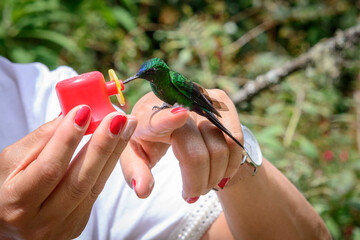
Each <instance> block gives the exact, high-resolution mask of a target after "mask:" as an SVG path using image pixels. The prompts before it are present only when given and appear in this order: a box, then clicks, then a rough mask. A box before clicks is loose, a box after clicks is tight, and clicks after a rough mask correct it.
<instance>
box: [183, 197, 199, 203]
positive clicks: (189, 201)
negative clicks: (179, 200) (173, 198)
mask: <svg viewBox="0 0 360 240" xmlns="http://www.w3.org/2000/svg"><path fill="white" fill-rule="evenodd" d="M199 198H200V197H199V196H198V197H189V198H187V199H186V200H185V201H186V202H187V203H194V202H196V201H197V200H199Z"/></svg>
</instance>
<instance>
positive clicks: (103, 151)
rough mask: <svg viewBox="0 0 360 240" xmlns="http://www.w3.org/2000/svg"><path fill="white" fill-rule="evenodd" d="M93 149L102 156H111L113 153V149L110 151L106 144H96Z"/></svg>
mask: <svg viewBox="0 0 360 240" xmlns="http://www.w3.org/2000/svg"><path fill="white" fill-rule="evenodd" d="M92 147H93V149H94V150H95V151H96V152H98V153H99V154H100V155H101V156H110V155H111V154H112V153H113V149H110V148H109V147H108V146H107V145H105V143H103V144H100V143H96V144H94V146H92Z"/></svg>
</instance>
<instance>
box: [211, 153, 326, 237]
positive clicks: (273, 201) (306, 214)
mask: <svg viewBox="0 0 360 240" xmlns="http://www.w3.org/2000/svg"><path fill="white" fill-rule="evenodd" d="M251 175H252V169H251V168H249V167H248V166H245V165H244V166H242V167H241V168H240V170H239V172H238V174H237V175H236V176H235V177H234V178H232V180H231V181H230V182H229V184H228V186H226V187H225V188H224V189H223V190H221V191H218V196H219V199H220V201H221V204H222V206H223V209H224V213H225V216H226V219H227V222H228V224H229V227H230V229H231V231H232V233H233V235H234V236H235V239H330V235H329V233H328V231H327V229H326V227H325V224H324V223H323V221H322V219H321V218H320V216H319V215H318V214H317V213H316V212H315V210H314V209H313V208H312V207H311V205H310V204H309V203H308V202H307V201H306V199H305V198H304V197H303V196H302V194H301V193H300V192H299V191H298V190H297V189H296V188H295V186H294V185H293V184H291V183H290V181H289V180H288V179H287V178H286V177H285V176H284V175H282V174H281V173H280V172H279V171H278V170H277V169H276V168H275V167H274V166H273V165H271V163H270V162H268V161H267V160H265V159H264V163H263V166H262V167H260V168H259V169H258V172H257V174H256V175H255V176H251Z"/></svg>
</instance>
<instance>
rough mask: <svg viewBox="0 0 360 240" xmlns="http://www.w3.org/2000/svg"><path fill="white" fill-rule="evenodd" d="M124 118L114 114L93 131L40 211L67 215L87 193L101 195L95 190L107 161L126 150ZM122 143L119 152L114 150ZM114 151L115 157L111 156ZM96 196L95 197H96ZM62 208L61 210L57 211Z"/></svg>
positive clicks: (99, 190)
mask: <svg viewBox="0 0 360 240" xmlns="http://www.w3.org/2000/svg"><path fill="white" fill-rule="evenodd" d="M126 121H127V117H126V116H125V115H122V114H120V113H117V112H114V113H111V114H109V115H107V116H106V117H105V118H104V119H103V120H102V122H101V123H100V125H99V126H98V128H97V129H96V130H95V132H94V134H93V135H92V137H91V139H90V141H89V142H88V143H87V144H86V146H85V147H83V148H82V149H81V151H80V152H79V153H78V154H77V155H76V157H75V158H74V159H73V160H72V162H71V164H70V166H69V167H68V170H67V172H66V175H65V176H64V178H63V179H62V181H61V182H60V183H59V185H58V186H57V188H56V189H55V190H54V192H52V194H51V195H50V197H49V198H48V199H47V200H46V201H45V202H44V203H43V204H42V209H43V210H42V211H44V212H46V213H47V214H51V213H53V214H54V215H57V214H60V215H61V216H67V215H68V214H70V213H71V212H72V211H73V210H74V209H75V208H76V207H77V206H78V205H79V204H80V203H81V202H82V201H83V200H84V199H85V198H86V196H87V195H88V194H89V193H90V191H94V190H96V191H94V192H93V195H94V196H95V195H96V197H97V195H98V194H99V193H100V192H101V189H94V188H93V187H94V185H95V184H96V182H97V180H98V178H99V176H100V173H101V172H102V170H103V168H104V166H105V165H106V163H107V162H108V161H111V160H112V161H114V158H116V157H117V155H120V153H121V151H122V150H123V148H124V147H125V145H126V143H125V142H124V141H122V140H121V138H120V135H121V131H122V130H123V127H124V126H125V124H126ZM119 142H121V144H120V146H119V148H118V149H115V147H116V146H117V145H118V143H119ZM114 152H115V154H114ZM96 197H95V198H96ZM57 209H61V211H60V212H59V211H57Z"/></svg>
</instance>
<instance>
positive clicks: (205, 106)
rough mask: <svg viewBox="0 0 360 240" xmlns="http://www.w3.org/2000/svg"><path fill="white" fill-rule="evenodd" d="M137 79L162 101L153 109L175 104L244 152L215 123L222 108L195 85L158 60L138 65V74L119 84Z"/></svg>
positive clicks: (224, 108)
mask: <svg viewBox="0 0 360 240" xmlns="http://www.w3.org/2000/svg"><path fill="white" fill-rule="evenodd" d="M138 78H142V79H145V80H147V81H149V82H150V86H151V89H152V91H153V92H154V94H155V95H156V96H157V97H158V98H159V99H161V100H162V101H164V105H163V106H161V107H158V106H155V107H154V108H153V109H164V108H168V107H171V106H174V105H175V104H178V105H180V106H184V107H186V108H187V109H189V110H190V111H193V112H196V113H197V114H199V115H201V116H204V117H206V118H207V119H208V120H209V121H210V122H211V123H213V124H214V125H215V126H216V127H218V128H219V129H220V130H221V131H223V132H224V133H225V134H226V135H228V136H229V137H230V138H231V139H232V140H234V141H235V142H236V143H237V144H238V145H239V146H240V147H242V148H243V149H245V148H244V146H243V145H242V144H241V143H240V142H239V141H238V140H237V139H236V138H235V137H234V136H233V135H232V134H231V133H230V131H229V130H228V129H226V128H225V126H224V125H222V124H221V122H220V121H219V120H218V119H217V117H221V115H220V113H219V112H218V111H217V110H216V109H219V110H224V111H226V110H228V108H227V107H226V106H225V104H223V103H220V102H218V101H216V100H215V99H213V98H211V97H210V96H209V94H207V92H206V90H205V89H204V88H203V87H201V86H200V85H199V84H197V83H194V82H191V81H190V80H188V79H187V78H185V77H184V76H183V75H181V74H180V73H178V72H175V71H172V70H170V68H169V67H168V66H167V65H166V63H165V62H164V61H163V60H162V59H160V58H152V59H150V60H147V61H146V62H144V63H143V64H142V65H141V67H140V69H139V71H138V72H137V73H136V74H135V75H134V76H132V77H130V78H128V79H126V80H125V81H124V82H123V84H126V83H128V82H130V81H132V80H135V79H138ZM216 116H217V117H216Z"/></svg>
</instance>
